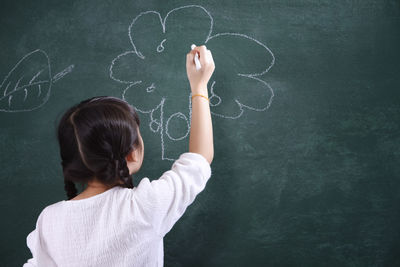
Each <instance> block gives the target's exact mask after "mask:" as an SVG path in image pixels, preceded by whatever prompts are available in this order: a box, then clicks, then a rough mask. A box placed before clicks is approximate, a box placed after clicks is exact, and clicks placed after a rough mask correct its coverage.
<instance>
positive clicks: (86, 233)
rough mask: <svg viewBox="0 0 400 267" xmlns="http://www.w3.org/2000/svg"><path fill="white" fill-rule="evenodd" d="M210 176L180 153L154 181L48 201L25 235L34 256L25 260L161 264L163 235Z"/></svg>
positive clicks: (196, 157) (196, 158)
mask: <svg viewBox="0 0 400 267" xmlns="http://www.w3.org/2000/svg"><path fill="white" fill-rule="evenodd" d="M210 176H211V168H210V165H209V163H208V162H207V161H206V159H205V158H204V157H203V156H201V155H200V154H197V153H184V154H182V155H181V156H180V158H179V159H178V160H176V161H175V162H174V164H173V165H172V168H171V170H169V171H167V172H165V173H164V174H163V175H162V176H161V177H160V178H159V179H158V180H153V181H152V182H150V181H149V179H148V178H143V179H142V180H141V181H140V183H139V185H138V186H137V187H135V188H133V189H129V188H123V187H120V186H115V187H113V188H111V189H109V190H107V191H105V192H103V193H101V194H98V195H95V196H93V197H90V198H86V199H82V200H69V201H65V200H64V201H60V202H58V203H55V204H53V205H50V206H48V207H46V208H45V209H44V210H43V211H42V213H41V214H40V216H39V219H38V222H37V225H36V229H35V231H33V232H31V233H30V234H29V236H28V238H27V242H28V246H29V248H30V249H31V251H32V252H33V255H34V258H33V259H31V260H30V262H31V263H32V265H33V266H36V262H40V263H41V265H38V266H162V265H163V255H164V252H163V237H164V236H165V235H166V234H167V233H168V232H169V231H170V229H171V228H172V226H173V225H174V223H175V222H176V221H177V220H178V219H179V218H180V217H181V216H182V215H183V213H184V212H185V210H186V207H187V206H188V205H190V204H191V203H192V202H193V200H194V199H195V197H196V195H197V194H198V193H199V192H201V191H202V190H203V189H204V187H205V185H206V182H207V180H208V178H209V177H210ZM35 252H36V253H35ZM83 263H84V264H83ZM26 265H27V266H29V264H26Z"/></svg>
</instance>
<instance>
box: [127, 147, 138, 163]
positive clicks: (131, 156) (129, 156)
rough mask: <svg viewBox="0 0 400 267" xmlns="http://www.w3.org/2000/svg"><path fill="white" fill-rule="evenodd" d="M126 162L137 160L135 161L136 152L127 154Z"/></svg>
mask: <svg viewBox="0 0 400 267" xmlns="http://www.w3.org/2000/svg"><path fill="white" fill-rule="evenodd" d="M126 161H128V162H133V161H137V159H136V150H133V151H132V152H131V153H129V154H128V155H127V156H126Z"/></svg>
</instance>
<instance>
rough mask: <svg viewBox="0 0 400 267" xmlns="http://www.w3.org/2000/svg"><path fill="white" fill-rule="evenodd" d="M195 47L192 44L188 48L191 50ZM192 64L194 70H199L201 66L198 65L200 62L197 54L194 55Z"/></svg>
mask: <svg viewBox="0 0 400 267" xmlns="http://www.w3.org/2000/svg"><path fill="white" fill-rule="evenodd" d="M195 47H196V45H194V44H192V45H191V46H190V48H191V49H192V50H193V49H194V48H195ZM194 63H195V64H196V70H199V69H201V64H200V60H199V54H197V53H196V55H195V56H194Z"/></svg>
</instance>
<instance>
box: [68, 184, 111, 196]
mask: <svg viewBox="0 0 400 267" xmlns="http://www.w3.org/2000/svg"><path fill="white" fill-rule="evenodd" d="M114 186H115V185H113V186H107V185H104V184H102V183H101V182H99V181H96V180H93V181H90V182H88V184H87V187H86V188H85V190H83V191H82V192H81V193H80V194H79V195H77V196H76V197H74V198H72V199H71V200H79V199H85V198H89V197H92V196H95V195H98V194H101V193H103V192H105V191H107V190H108V189H111V188H113V187H114Z"/></svg>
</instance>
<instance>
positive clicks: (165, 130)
mask: <svg viewBox="0 0 400 267" xmlns="http://www.w3.org/2000/svg"><path fill="white" fill-rule="evenodd" d="M189 8H191V9H193V10H196V11H199V12H204V13H205V14H206V16H208V18H209V22H210V26H209V30H208V35H207V37H206V38H205V40H204V44H207V42H208V41H210V40H212V39H214V38H224V37H226V36H235V37H237V38H244V39H247V40H248V41H250V42H254V43H256V44H257V45H259V46H261V47H262V48H263V49H264V50H265V53H266V54H268V56H269V57H270V58H271V61H270V62H269V64H268V65H267V66H265V69H263V70H262V71H261V72H259V73H250V74H244V73H236V75H238V76H241V77H246V78H250V79H254V80H255V81H257V82H259V83H261V84H262V86H263V88H264V89H265V90H266V91H268V92H269V94H270V97H269V99H268V101H267V102H266V103H265V106H263V107H262V108H255V107H252V106H250V105H245V104H243V103H241V102H240V101H239V100H238V99H235V100H234V101H235V103H236V104H237V106H238V107H239V111H240V112H239V114H236V115H234V116H228V115H226V114H219V113H217V112H214V111H213V107H217V106H223V103H224V99H223V98H221V97H220V96H218V95H217V94H216V93H215V87H216V85H218V81H217V80H213V81H211V80H210V82H211V86H210V94H209V95H210V96H209V99H210V107H211V114H212V115H214V116H217V117H221V118H224V119H238V118H240V117H241V116H242V114H243V112H244V109H245V108H246V109H249V110H252V111H258V112H261V111H266V110H267V109H268V108H269V107H270V106H271V103H272V100H273V97H274V91H273V89H272V88H271V86H270V85H269V84H268V83H267V82H266V81H264V80H261V79H260V78H258V76H261V75H264V74H266V73H267V72H268V71H269V70H270V69H271V68H272V66H273V65H274V64H275V56H274V54H273V53H272V51H271V50H270V49H269V48H268V47H267V46H266V45H265V44H263V43H261V42H260V41H258V40H256V39H254V38H252V37H250V36H248V35H245V34H241V33H234V32H226V33H217V34H214V35H212V31H213V26H214V19H213V17H212V16H211V14H210V12H209V11H207V10H206V9H205V8H204V7H202V6H199V5H186V6H181V7H178V8H175V9H172V10H170V11H169V12H168V13H167V14H166V16H165V17H164V19H163V18H162V16H161V14H160V13H159V12H157V11H154V10H149V11H145V12H141V13H139V15H137V16H136V17H135V18H134V19H133V20H132V22H131V24H130V25H129V27H128V37H129V41H130V44H131V45H132V49H131V50H128V51H125V52H123V53H121V54H119V55H118V56H116V57H115V58H114V59H113V60H112V61H111V65H110V68H109V76H110V78H111V79H113V80H114V81H116V82H118V83H121V84H126V85H127V86H126V87H125V89H124V90H123V92H122V98H123V99H125V100H127V99H126V93H127V91H128V90H135V89H136V90H138V89H139V88H140V86H143V85H144V84H145V83H144V81H143V80H142V79H126V78H124V79H123V78H121V77H118V74H116V73H115V65H116V62H119V61H120V60H122V59H123V58H124V57H129V56H137V57H138V58H139V59H140V60H139V61H140V62H144V61H143V60H145V59H146V56H145V55H143V53H142V52H141V51H139V50H138V48H137V47H136V46H135V42H134V39H133V36H132V27H134V25H135V23H136V22H137V21H138V19H139V18H140V17H142V16H145V15H156V16H157V17H158V19H159V22H160V25H161V27H162V33H163V34H165V33H166V21H167V19H168V17H169V15H170V14H172V12H178V11H179V10H183V9H189ZM182 23H185V22H184V21H182ZM135 38H140V36H139V37H137V36H135ZM166 43H168V41H167V39H166V38H164V39H163V40H162V41H161V42H160V43H159V45H158V46H157V48H156V51H155V52H157V53H159V54H162V53H163V51H164V49H165V45H166ZM188 51H189V47H188ZM215 52H216V51H213V53H215ZM141 60H142V61H141ZM139 64H140V63H139ZM143 64H144V63H143ZM152 64H157V61H155V62H154V61H153V62H152ZM217 64H218V63H216V65H217ZM135 67H136V68H140V66H132V68H133V69H135ZM146 85H147V83H146ZM187 85H188V83H187V84H182V88H186V87H187ZM156 91H157V85H156V84H155V83H154V82H149V83H148V86H147V87H146V92H147V93H149V94H150V93H153V92H156ZM255 97H258V96H255ZM167 98H168V96H167V95H164V96H161V98H160V101H159V103H158V104H156V105H155V106H154V107H152V108H150V109H149V108H146V109H142V108H141V107H140V106H137V105H133V106H134V108H135V109H136V110H137V111H138V112H141V113H143V114H148V115H149V116H150V123H149V129H150V130H151V131H152V132H154V133H159V134H160V139H161V159H162V160H171V161H173V160H175V159H172V158H168V157H167V156H166V151H165V145H164V141H165V138H169V139H170V140H171V141H179V140H183V139H185V138H186V137H187V136H188V135H189V132H190V121H191V116H192V103H191V95H189V98H188V100H187V101H188V113H189V114H188V115H189V118H188V117H187V116H186V115H185V114H184V112H176V113H173V114H172V115H170V116H169V118H165V117H164V114H165V111H166V110H168V108H167V107H166V100H167ZM157 101H158V100H157ZM158 113H159V114H160V115H159V116H156V115H155V114H158ZM172 119H179V120H183V121H184V124H186V125H187V129H186V130H184V131H183V132H182V134H181V135H180V136H172V135H171V133H170V132H171V129H169V127H170V121H171V120H172Z"/></svg>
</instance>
